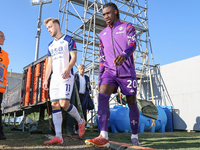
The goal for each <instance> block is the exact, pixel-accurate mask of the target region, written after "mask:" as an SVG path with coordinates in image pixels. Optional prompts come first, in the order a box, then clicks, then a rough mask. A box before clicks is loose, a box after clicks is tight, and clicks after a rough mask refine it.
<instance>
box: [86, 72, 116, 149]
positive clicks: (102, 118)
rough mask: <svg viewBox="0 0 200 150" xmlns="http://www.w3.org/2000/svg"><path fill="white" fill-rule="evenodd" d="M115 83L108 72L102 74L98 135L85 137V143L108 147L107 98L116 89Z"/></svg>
mask: <svg viewBox="0 0 200 150" xmlns="http://www.w3.org/2000/svg"><path fill="white" fill-rule="evenodd" d="M116 87H117V84H116V82H115V78H114V77H113V76H111V75H109V74H107V75H106V74H104V76H103V77H102V80H101V83H100V89H99V97H98V122H99V126H100V135H99V136H98V137H97V138H94V139H86V140H85V143H86V144H87V145H90V146H96V147H109V146H110V144H109V138H108V119H109V117H110V108H109V99H110V95H111V94H112V93H113V92H114V91H116Z"/></svg>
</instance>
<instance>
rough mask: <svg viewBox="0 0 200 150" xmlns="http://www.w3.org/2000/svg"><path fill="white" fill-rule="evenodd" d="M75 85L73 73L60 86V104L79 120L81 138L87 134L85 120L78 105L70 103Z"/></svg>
mask: <svg viewBox="0 0 200 150" xmlns="http://www.w3.org/2000/svg"><path fill="white" fill-rule="evenodd" d="M73 86H74V76H72V75H71V77H69V78H68V80H64V81H63V83H62V85H61V86H60V94H59V95H60V99H61V100H60V106H61V107H62V108H63V109H64V110H65V111H67V113H69V114H70V115H71V116H72V117H73V118H75V119H76V121H77V122H78V126H79V137H80V138H81V137H82V136H83V135H84V134H85V120H84V119H82V118H81V116H80V114H79V113H78V110H77V109H76V107H75V106H74V105H73V104H70V99H71V95H72V92H73Z"/></svg>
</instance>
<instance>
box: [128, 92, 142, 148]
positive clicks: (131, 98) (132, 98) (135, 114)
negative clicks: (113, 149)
mask: <svg viewBox="0 0 200 150" xmlns="http://www.w3.org/2000/svg"><path fill="white" fill-rule="evenodd" d="M126 100H127V103H128V107H129V118H130V125H131V130H132V135H131V141H132V144H133V145H135V146H139V145H140V144H139V141H138V126H139V115H140V112H139V109H138V107H137V102H136V95H127V96H126Z"/></svg>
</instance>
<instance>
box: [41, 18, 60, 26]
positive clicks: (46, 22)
mask: <svg viewBox="0 0 200 150" xmlns="http://www.w3.org/2000/svg"><path fill="white" fill-rule="evenodd" d="M49 21H52V22H53V23H57V24H58V25H59V26H60V21H59V20H58V19H56V18H47V19H45V20H44V25H47V24H48V22H49Z"/></svg>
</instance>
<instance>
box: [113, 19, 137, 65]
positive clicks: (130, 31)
mask: <svg viewBox="0 0 200 150" xmlns="http://www.w3.org/2000/svg"><path fill="white" fill-rule="evenodd" d="M126 34H127V44H128V47H127V49H125V50H123V51H122V53H121V54H120V55H118V56H117V57H116V58H115V59H114V60H113V61H114V63H115V66H121V65H122V64H123V62H124V61H126V59H128V58H129V57H130V56H131V55H132V54H133V52H134V51H135V49H136V40H137V36H136V32H135V28H134V27H133V26H132V24H131V23H129V24H128V25H127V28H126Z"/></svg>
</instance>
